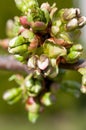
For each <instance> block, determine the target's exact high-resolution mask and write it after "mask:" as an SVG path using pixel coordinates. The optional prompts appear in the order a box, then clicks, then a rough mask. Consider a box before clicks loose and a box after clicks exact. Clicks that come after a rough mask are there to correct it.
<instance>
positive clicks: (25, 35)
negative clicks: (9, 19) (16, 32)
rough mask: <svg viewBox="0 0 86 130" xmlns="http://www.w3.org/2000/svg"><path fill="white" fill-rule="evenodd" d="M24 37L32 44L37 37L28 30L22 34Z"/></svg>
mask: <svg viewBox="0 0 86 130" xmlns="http://www.w3.org/2000/svg"><path fill="white" fill-rule="evenodd" d="M21 35H22V37H24V38H25V39H26V40H27V41H28V42H32V40H33V39H34V37H35V34H34V33H33V32H32V31H30V30H28V29H25V30H24V31H23V32H22V33H21Z"/></svg>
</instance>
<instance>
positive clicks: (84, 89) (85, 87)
mask: <svg viewBox="0 0 86 130" xmlns="http://www.w3.org/2000/svg"><path fill="white" fill-rule="evenodd" d="M81 91H82V92H83V93H86V74H84V75H83V77H82V87H81Z"/></svg>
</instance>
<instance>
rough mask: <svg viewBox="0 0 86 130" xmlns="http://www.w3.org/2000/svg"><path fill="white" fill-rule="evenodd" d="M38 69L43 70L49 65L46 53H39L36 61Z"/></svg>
mask: <svg viewBox="0 0 86 130" xmlns="http://www.w3.org/2000/svg"><path fill="white" fill-rule="evenodd" d="M37 65H38V67H39V69H41V70H45V69H46V68H47V67H48V66H49V58H48V57H47V56H46V55H41V56H40V58H39V59H38V61H37Z"/></svg>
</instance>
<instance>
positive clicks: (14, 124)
mask: <svg viewBox="0 0 86 130" xmlns="http://www.w3.org/2000/svg"><path fill="white" fill-rule="evenodd" d="M38 1H39V3H40V4H41V3H42V2H46V0H44V1H42V0H38ZM47 1H48V2H49V3H51V4H52V3H53V2H56V3H57V6H58V8H59V9H60V8H69V7H79V8H80V9H81V12H82V14H83V15H86V6H85V0H74V1H73V0H65V1H64V0H58V1H57V0H54V1H53V0H47ZM15 15H20V12H19V10H18V9H17V8H16V6H15V3H14V0H0V39H2V38H5V37H6V34H5V24H6V21H7V20H8V19H10V18H13V17H14V16H15ZM82 32H83V33H82V36H81V37H80V38H79V40H78V41H79V42H80V43H81V44H83V46H84V48H86V44H85V41H86V36H85V35H86V27H84V29H83V30H82ZM85 51H86V49H84V53H83V55H82V57H83V58H86V56H85V55H86V53H85ZM0 54H3V55H4V54H6V53H5V52H4V50H3V49H2V48H0ZM12 74H14V72H8V71H2V70H0V129H1V130H11V129H12V130H15V129H17V130H25V129H26V130H28V129H29V130H40V129H41V130H44V129H45V130H52V129H53V130H85V129H86V95H84V94H80V96H79V94H78V96H77V93H72V92H70V93H68V92H64V91H58V92H57V101H56V103H55V104H54V105H52V106H51V107H49V108H47V109H45V111H44V113H43V114H41V116H40V117H39V119H38V121H37V123H36V124H31V123H29V122H28V119H27V113H26V112H25V111H24V105H23V104H21V102H19V103H17V104H15V105H13V106H9V105H8V104H7V103H6V102H5V101H3V99H2V95H3V93H4V91H6V90H7V89H9V88H12V87H15V86H16V83H15V82H9V81H8V78H9V77H10V76H11V75H12ZM66 79H68V80H72V81H74V82H76V81H77V82H78V84H79V83H80V82H81V76H80V75H79V74H78V73H76V72H73V71H72V72H71V71H67V72H66V73H65V75H64V78H63V80H64V81H66Z"/></svg>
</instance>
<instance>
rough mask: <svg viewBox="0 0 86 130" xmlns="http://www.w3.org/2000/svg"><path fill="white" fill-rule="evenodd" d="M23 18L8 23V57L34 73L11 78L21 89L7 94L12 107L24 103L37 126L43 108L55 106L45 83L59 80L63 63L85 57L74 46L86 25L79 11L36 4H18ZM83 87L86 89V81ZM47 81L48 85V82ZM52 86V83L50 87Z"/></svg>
mask: <svg viewBox="0 0 86 130" xmlns="http://www.w3.org/2000/svg"><path fill="white" fill-rule="evenodd" d="M15 3H16V6H17V7H18V9H19V10H20V11H21V12H22V16H20V17H18V16H16V17H15V18H14V20H9V21H8V22H7V35H8V36H9V37H10V39H11V40H10V42H9V48H8V51H9V53H11V54H13V55H14V57H15V58H16V59H17V60H18V61H20V62H22V63H23V64H26V65H27V66H28V69H33V70H34V71H33V73H31V74H30V75H28V76H27V77H26V78H25V79H24V77H22V76H19V75H15V76H12V77H11V80H12V79H14V80H16V82H17V83H18V84H19V85H20V87H19V88H14V89H11V90H9V91H7V92H6V93H5V94H4V99H5V100H7V101H8V103H9V104H13V103H15V102H17V101H18V100H19V99H21V98H22V99H23V101H24V102H25V104H26V109H27V110H28V112H29V114H28V115H29V119H30V121H32V122H35V121H36V119H37V117H38V115H39V113H40V112H41V111H42V110H43V108H44V106H49V105H51V104H52V101H53V99H54V96H53V95H52V91H51V88H50V87H49V86H47V83H45V79H46V78H47V80H49V81H54V79H55V78H58V74H59V64H60V63H64V64H65V63H70V64H72V63H75V62H77V61H78V59H79V57H80V55H81V54H82V50H83V48H82V45H81V44H78V43H75V39H74V35H78V34H79V33H80V28H82V27H83V26H84V25H85V24H86V17H85V16H81V13H80V10H79V9H78V8H70V9H68V8H66V9H61V10H58V8H57V7H56V4H55V3H54V4H53V5H52V6H50V4H49V3H43V4H42V5H41V6H39V4H38V2H37V0H15ZM84 77H86V74H85V75H84V76H83V81H82V82H83V84H85V85H86V83H84V82H86V81H84ZM85 79H86V78H85ZM49 81H48V82H49ZM48 85H49V83H48Z"/></svg>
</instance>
